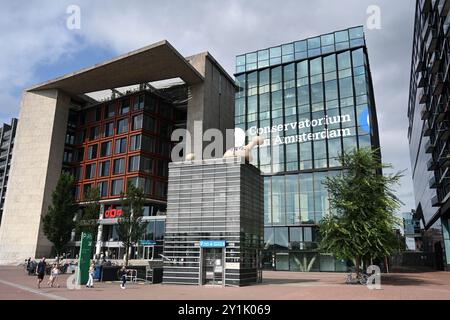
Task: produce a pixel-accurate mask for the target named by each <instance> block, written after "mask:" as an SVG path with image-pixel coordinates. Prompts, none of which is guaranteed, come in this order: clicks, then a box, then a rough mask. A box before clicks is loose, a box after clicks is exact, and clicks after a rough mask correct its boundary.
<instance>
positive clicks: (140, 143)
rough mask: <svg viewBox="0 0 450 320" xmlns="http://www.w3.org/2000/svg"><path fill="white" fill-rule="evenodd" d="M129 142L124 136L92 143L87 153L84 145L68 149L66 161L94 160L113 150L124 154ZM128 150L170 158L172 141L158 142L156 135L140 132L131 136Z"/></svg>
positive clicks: (109, 153) (107, 155)
mask: <svg viewBox="0 0 450 320" xmlns="http://www.w3.org/2000/svg"><path fill="white" fill-rule="evenodd" d="M127 142H128V138H126V137H124V138H119V139H115V140H109V141H104V142H101V143H100V144H98V143H97V144H92V145H89V146H88V147H87V150H86V155H85V148H84V147H81V148H78V149H77V150H76V151H75V153H74V152H73V151H70V150H66V151H65V152H64V162H67V163H71V162H81V161H83V160H84V159H85V158H86V159H87V160H94V159H97V158H104V157H109V156H111V155H112V153H113V151H114V154H115V155H118V154H123V153H126V152H127ZM113 144H114V145H113ZM128 150H129V151H130V152H133V151H138V150H140V151H143V152H146V153H155V154H159V155H162V156H164V157H167V158H169V157H170V151H171V143H170V142H166V141H161V140H159V142H158V143H157V142H156V138H155V137H150V136H147V135H142V134H138V135H133V136H131V137H130V138H129V145H128Z"/></svg>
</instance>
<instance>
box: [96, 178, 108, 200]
mask: <svg viewBox="0 0 450 320" xmlns="http://www.w3.org/2000/svg"><path fill="white" fill-rule="evenodd" d="M97 188H98V191H99V193H100V197H101V198H104V197H107V196H108V181H101V182H99V183H98V184H97Z"/></svg>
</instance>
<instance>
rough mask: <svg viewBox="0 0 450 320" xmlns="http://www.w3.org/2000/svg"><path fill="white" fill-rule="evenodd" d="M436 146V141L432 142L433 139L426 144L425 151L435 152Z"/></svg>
mask: <svg viewBox="0 0 450 320" xmlns="http://www.w3.org/2000/svg"><path fill="white" fill-rule="evenodd" d="M435 148H436V145H435V144H434V143H431V141H428V142H427V143H426V144H425V153H433V151H434V149H435Z"/></svg>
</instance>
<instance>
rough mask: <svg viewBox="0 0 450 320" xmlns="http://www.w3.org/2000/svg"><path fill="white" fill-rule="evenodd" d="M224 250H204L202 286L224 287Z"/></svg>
mask: <svg viewBox="0 0 450 320" xmlns="http://www.w3.org/2000/svg"><path fill="white" fill-rule="evenodd" d="M224 260H225V259H224V248H203V249H202V282H201V283H202V284H203V285H224Z"/></svg>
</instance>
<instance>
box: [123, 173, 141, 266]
mask: <svg viewBox="0 0 450 320" xmlns="http://www.w3.org/2000/svg"><path fill="white" fill-rule="evenodd" d="M121 205H122V216H121V217H120V218H119V219H118V225H117V234H118V236H119V239H120V241H121V242H122V245H123V246H124V248H125V266H128V261H129V251H130V248H132V247H133V246H134V245H136V244H137V243H138V241H139V240H140V239H142V237H143V235H144V233H145V229H146V227H147V224H146V223H145V222H144V221H143V220H142V217H143V214H144V190H143V189H141V188H136V187H135V186H134V185H133V184H131V183H130V182H128V184H127V192H126V194H124V193H122V194H121Z"/></svg>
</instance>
